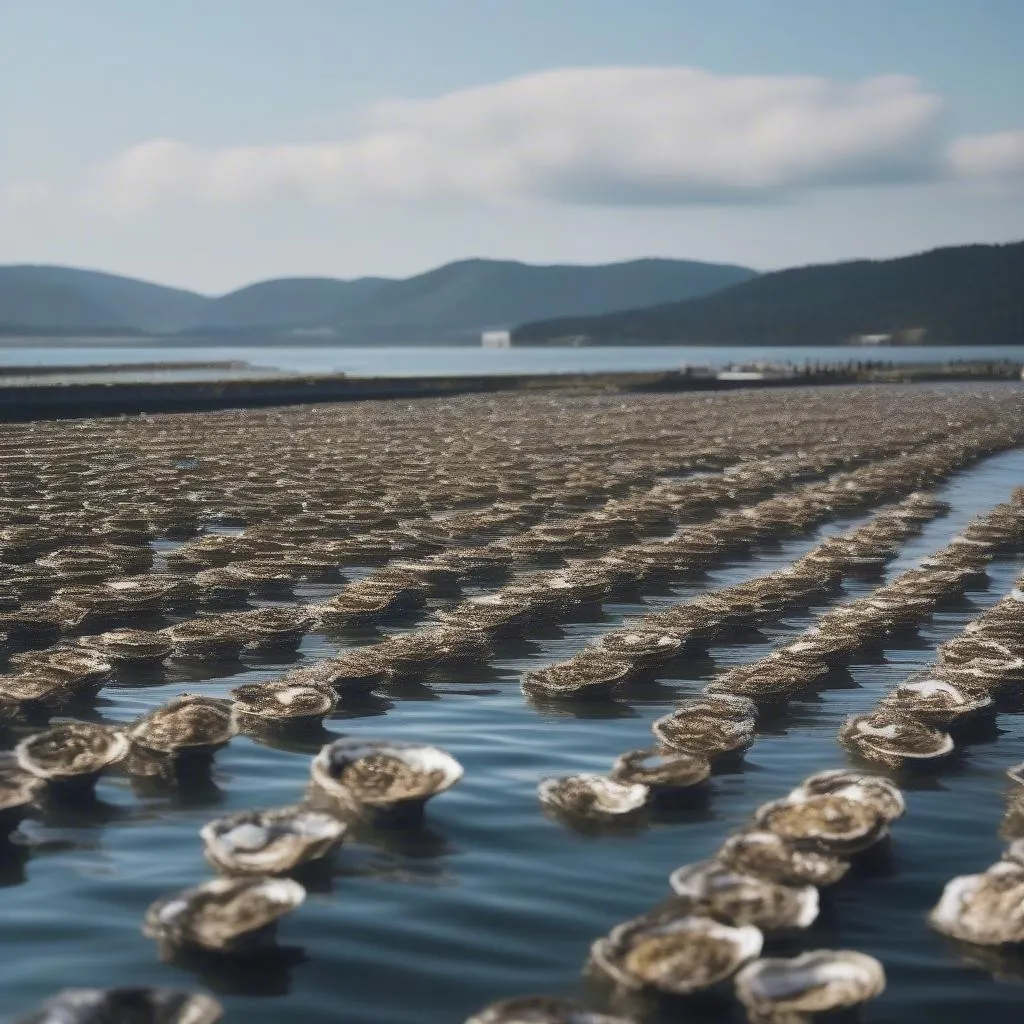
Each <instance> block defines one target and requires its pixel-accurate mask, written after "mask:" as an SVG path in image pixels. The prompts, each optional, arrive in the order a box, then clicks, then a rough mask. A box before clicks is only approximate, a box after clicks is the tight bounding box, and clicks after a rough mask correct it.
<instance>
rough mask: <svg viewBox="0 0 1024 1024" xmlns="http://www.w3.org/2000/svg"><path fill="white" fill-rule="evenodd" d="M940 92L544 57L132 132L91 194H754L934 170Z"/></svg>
mask: <svg viewBox="0 0 1024 1024" xmlns="http://www.w3.org/2000/svg"><path fill="white" fill-rule="evenodd" d="M940 107H941V101H940V100H939V99H938V98H937V97H936V96H934V95H931V94H929V93H927V92H925V91H924V90H923V89H922V88H921V86H920V84H919V83H918V82H917V80H916V79H913V78H909V77H904V76H883V77H877V78H870V79H867V80H865V81H862V82H858V83H853V84H844V83H838V82H833V81H829V80H827V79H824V78H816V77H781V76H780V77H739V76H737V77H729V76H721V75H714V74H711V73H709V72H705V71H700V70H695V69H691V68H618V67H610V68H581V69H564V70H556V71H546V72H541V73H537V74H531V75H526V76H523V77H520V78H513V79H510V80H508V81H504V82H499V83H496V84H493V85H485V86H479V87H475V88H469V89H463V90H460V91H456V92H451V93H448V94H445V95H443V96H440V97H437V98H435V99H429V100H422V101H401V102H391V103H386V104H382V105H380V106H378V107H376V108H374V109H373V110H372V111H371V112H370V114H369V116H368V118H367V122H366V127H365V129H364V130H363V131H362V132H361V133H359V134H357V135H356V136H354V137H353V138H350V139H346V140H341V141H330V142H323V143H317V144H304V145H275V146H240V147H227V148H214V149H204V148H199V147H195V146H191V145H189V144H187V143H184V142H179V141H175V140H172V139H158V140H152V141H148V142H143V143H141V144H139V145H137V146H134V147H132V148H131V149H129V150H127V151H125V152H123V153H121V154H119V155H118V156H116V157H115V158H114V159H112V160H111V161H109V162H108V163H107V164H105V165H104V166H103V167H101V168H99V169H98V170H97V172H96V174H95V176H94V179H93V182H92V185H91V188H90V190H89V196H90V199H91V201H92V202H94V203H97V204H99V205H101V206H103V207H105V208H111V207H112V208H115V209H124V210H127V211H133V210H137V209H145V208H147V207H149V206H154V205H159V204H163V203H166V202H170V201H188V202H200V203H210V204H216V205H221V204H244V203H253V202H257V201H261V200H264V199H266V198H269V197H272V196H278V195H295V196H299V197H301V198H303V199H306V200H311V201H314V202H322V203H330V202H351V201H359V200H364V199H368V198H369V199H373V198H383V199H401V200H415V199H425V198H442V199H443V198H455V199H470V200H477V201H481V200H482V201H488V202H510V201H511V202H515V201H521V200H550V201H556V202H562V203H590V204H606V205H613V204H619V203H632V204H637V203H656V204H664V205H683V204H693V203H704V202H721V201H725V202H743V201H751V200H753V201H758V200H763V199H767V198H773V197H777V196H779V195H784V194H786V193H789V192H791V191H795V190H799V189H804V188H815V187H830V186H842V185H851V184H861V183H871V182H878V181H893V180H905V179H916V178H921V177H925V176H928V175H930V174H932V173H934V171H935V170H936V168H937V167H938V165H939V161H938V160H937V158H936V153H937V143H936V141H935V138H934V134H933V129H934V126H935V122H936V119H937V117H938V113H939V110H940Z"/></svg>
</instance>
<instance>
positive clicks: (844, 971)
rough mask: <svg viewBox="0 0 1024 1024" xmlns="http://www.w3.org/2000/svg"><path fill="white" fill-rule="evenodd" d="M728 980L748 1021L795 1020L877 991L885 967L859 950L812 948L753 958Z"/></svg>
mask: <svg viewBox="0 0 1024 1024" xmlns="http://www.w3.org/2000/svg"><path fill="white" fill-rule="evenodd" d="M734 984H735V987H736V997H737V998H738V999H739V1001H740V1002H741V1003H743V1005H744V1006H745V1007H746V1009H747V1016H748V1019H749V1020H750V1021H751V1024H799V1022H802V1021H807V1020H810V1019H812V1018H814V1017H816V1016H817V1015H818V1014H832V1013H835V1012H837V1011H842V1010H849V1009H852V1008H853V1007H855V1006H859V1005H860V1004H861V1003H866V1002H867V1001H868V1000H869V999H874V998H875V997H876V996H878V995H881V993H882V992H883V991H884V989H885V970H884V969H883V967H882V965H881V964H880V963H879V962H878V961H877V960H876V959H875V958H874V957H873V956H868V955H866V954H865V953H856V952H853V951H852V950H845V949H839V950H833V949H817V950H814V951H813V952H811V953H804V954H802V955H801V956H797V957H793V958H792V959H772V958H765V959H763V960H755V961H754V962H753V963H751V964H747V966H746V967H744V968H743V969H742V970H741V971H739V972H738V973H737V975H736V979H735V982H734Z"/></svg>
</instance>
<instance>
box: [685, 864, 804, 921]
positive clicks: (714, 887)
mask: <svg viewBox="0 0 1024 1024" xmlns="http://www.w3.org/2000/svg"><path fill="white" fill-rule="evenodd" d="M669 885H671V886H672V891H673V892H675V893H676V894H678V895H679V896H684V897H687V898H689V899H692V900H693V901H694V903H695V905H696V906H697V907H699V908H700V910H701V911H702V912H704V913H707V914H709V915H710V916H711V917H714V918H715V919H716V920H719V921H721V920H725V921H728V922H729V923H730V924H733V925H737V926H738V925H754V926H755V927H756V928H759V929H760V930H761V931H763V932H776V931H789V930H790V929H799V928H807V927H809V926H810V925H811V924H813V923H814V921H815V920H816V919H817V917H818V890H817V889H816V888H815V887H814V886H813V885H801V886H789V885H780V884H779V883H777V882H772V881H769V880H767V879H765V878H759V877H757V876H755V875H748V874H743V873H741V872H739V871H734V870H733V869H732V868H730V867H727V866H726V865H725V864H722V863H720V862H718V861H714V860H710V861H702V862H700V863H698V864H688V865H686V866H684V867H681V868H677V869H676V870H675V871H673V872H672V874H671V875H670V876H669Z"/></svg>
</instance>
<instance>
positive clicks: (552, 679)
mask: <svg viewBox="0 0 1024 1024" xmlns="http://www.w3.org/2000/svg"><path fill="white" fill-rule="evenodd" d="M634 671H635V666H634V664H633V663H632V662H631V661H626V660H623V659H622V658H620V657H612V656H611V655H610V654H605V653H604V652H602V651H599V650H596V649H595V648H586V649H584V650H583V651H581V652H580V653H579V654H577V655H576V656H575V657H574V658H570V659H569V660H568V661H562V662H557V663H556V664H554V665H549V666H548V667H547V668H542V669H537V670H535V671H533V672H527V673H526V675H525V676H523V691H524V692H525V693H527V694H533V695H536V696H538V697H592V696H601V695H604V694H606V693H607V692H608V691H609V690H611V689H613V688H614V687H615V686H618V685H619V684H620V683H624V682H626V680H628V679H629V677H630V676H631V675H633V674H634Z"/></svg>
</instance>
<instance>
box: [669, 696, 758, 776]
mask: <svg viewBox="0 0 1024 1024" xmlns="http://www.w3.org/2000/svg"><path fill="white" fill-rule="evenodd" d="M741 699H742V698H741ZM719 700H720V698H719V697H718V696H717V695H716V696H715V697H713V698H710V699H709V700H707V701H701V700H697V701H687V702H686V703H685V704H683V705H681V706H680V707H678V708H676V710H675V711H673V712H671V713H670V714H668V715H665V716H664V717H662V718H659V719H657V720H656V721H655V722H653V723H652V724H651V731H652V732H653V733H654V736H655V738H656V739H657V740H658V741H659V742H660V743H662V744H663V745H664V746H666V747H669V748H670V749H672V750H679V751H683V752H685V753H690V754H699V755H702V756H704V757H707V758H710V759H711V760H712V761H713V760H714V759H715V758H718V757H723V756H726V755H736V754H740V753H742V752H743V751H744V750H746V749H747V747H749V746H750V745H751V744H752V743H753V742H754V730H755V725H756V723H755V720H754V718H753V717H749V718H748V717H740V716H739V714H738V713H735V714H731V713H728V712H727V713H726V714H721V713H719Z"/></svg>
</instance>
